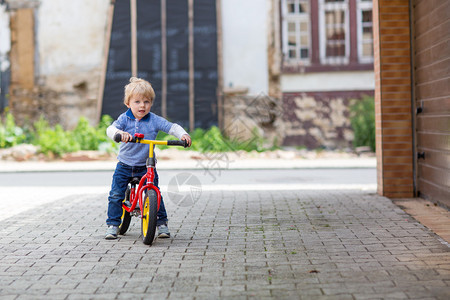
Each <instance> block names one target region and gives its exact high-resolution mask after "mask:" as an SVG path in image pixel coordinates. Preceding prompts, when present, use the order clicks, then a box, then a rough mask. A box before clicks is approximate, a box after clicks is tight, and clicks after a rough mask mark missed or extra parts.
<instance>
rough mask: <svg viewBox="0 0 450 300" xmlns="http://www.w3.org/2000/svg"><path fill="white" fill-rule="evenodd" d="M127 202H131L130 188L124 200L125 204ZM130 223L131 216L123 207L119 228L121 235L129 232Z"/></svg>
mask: <svg viewBox="0 0 450 300" xmlns="http://www.w3.org/2000/svg"><path fill="white" fill-rule="evenodd" d="M125 201H128V202H129V201H130V188H129V187H128V188H127V190H126V192H125V199H124V200H123V202H125ZM130 223H131V215H130V213H129V212H127V211H126V210H125V209H124V208H123V207H122V217H121V220H120V226H119V234H121V235H124V234H125V232H127V230H128V228H129V227H130Z"/></svg>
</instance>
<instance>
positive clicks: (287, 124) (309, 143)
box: [283, 91, 373, 149]
mask: <svg viewBox="0 0 450 300" xmlns="http://www.w3.org/2000/svg"><path fill="white" fill-rule="evenodd" d="M363 95H370V96H373V91H355V92H349V91H346V92H342V91H341V92H310V93H284V94H283V123H284V130H285V139H284V141H283V144H284V145H286V146H299V147H306V148H308V149H316V148H327V149H343V148H348V147H351V146H352V142H353V130H352V129H351V126H350V111H349V107H350V105H351V103H352V99H361V98H362V96H363Z"/></svg>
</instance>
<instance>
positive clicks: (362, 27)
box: [0, 0, 374, 148]
mask: <svg viewBox="0 0 450 300" xmlns="http://www.w3.org/2000/svg"><path fill="white" fill-rule="evenodd" d="M133 2H134V3H135V9H137V12H138V13H137V16H136V19H137V21H136V20H135V22H136V26H137V28H136V32H135V36H136V40H135V43H136V51H135V52H133V53H135V57H136V60H135V61H136V67H135V69H136V70H135V75H137V76H142V77H146V79H148V80H150V81H151V82H153V83H154V85H155V87H156V89H157V91H158V96H159V97H160V98H159V99H158V98H157V100H159V103H161V105H160V106H161V107H160V111H158V112H160V113H161V114H163V115H165V116H167V117H169V118H171V117H176V118H177V119H178V118H180V117H182V118H186V120H181V122H182V123H183V124H185V126H186V127H188V126H187V125H189V126H190V127H195V126H203V125H201V124H203V123H205V124H209V125H211V124H218V125H219V126H221V127H222V128H223V129H224V130H225V131H226V132H228V133H230V134H232V132H238V131H239V132H240V131H242V130H244V131H252V130H253V128H250V127H249V126H256V127H258V129H259V131H260V132H261V133H264V134H265V135H266V137H269V138H270V139H271V140H273V138H274V137H276V138H277V142H278V143H282V142H284V144H286V145H296V146H307V147H309V148H316V147H330V148H337V147H347V146H349V145H351V141H352V138H353V136H352V131H351V128H350V122H349V111H348V107H349V101H350V99H358V98H360V97H362V96H363V95H373V89H374V80H373V71H372V68H373V67H372V60H373V56H372V52H371V51H372V50H371V49H373V46H372V38H371V26H372V25H371V17H370V16H371V4H372V2H371V1H364V0H342V1H340V0H339V1H329V0H311V1H309V0H247V1H238V0H227V1H220V0H216V1H214V2H211V1H207V2H208V3H213V4H214V5H215V14H214V13H208V16H211V17H212V18H214V19H215V23H216V32H215V35H214V36H208V37H207V40H208V41H211V39H213V40H215V43H216V45H217V46H216V47H210V46H208V49H210V50H212V51H214V52H216V53H215V54H216V55H213V56H211V57H213V58H214V57H215V60H216V73H215V75H214V74H213V73H211V72H209V73H208V74H206V73H205V74H206V75H205V74H200V73H198V72H197V70H199V68H200V72H202V71H201V68H205V67H202V62H203V61H205V62H206V63H203V65H205V66H207V65H211V64H210V63H208V62H207V61H206V60H207V58H208V57H207V56H206V55H202V54H199V55H197V54H195V53H197V52H196V50H195V47H196V45H201V44H202V42H201V41H202V36H201V35H200V34H201V33H202V32H205V28H206V27H205V26H203V27H202V26H201V24H200V23H201V20H200V21H197V20H198V19H199V18H198V17H197V18H196V15H197V16H198V15H199V14H202V9H200V8H201V7H204V6H205V4H202V1H199V0H197V1H192V0H191V1H188V0H186V3H184V4H185V6H183V7H184V9H180V8H179V7H180V5H178V4H179V3H178V4H177V6H176V7H174V6H173V5H175V4H174V3H173V2H170V1H165V0H158V1H140V0H131V1H130V0H116V1H110V0H95V1H84V0H83V1H71V2H70V5H68V4H67V3H63V2H62V1H57V0H41V1H34V0H8V1H3V5H2V6H1V7H2V10H3V11H5V9H6V8H7V10H6V11H7V12H6V13H3V15H5V16H7V17H8V18H9V19H10V21H9V24H10V28H9V29H10V30H11V31H10V32H11V39H10V40H11V44H10V48H11V49H10V51H9V50H6V51H7V52H8V53H9V60H8V61H10V62H11V63H10V65H11V69H10V70H11V72H10V74H11V80H10V84H9V97H8V99H6V100H7V101H6V100H4V101H2V103H3V104H4V106H5V105H6V102H8V103H7V104H8V105H9V107H10V109H11V111H13V112H14V113H15V114H16V115H17V117H18V119H19V122H20V121H21V120H23V121H26V120H33V118H35V117H37V116H39V115H41V114H44V115H45V116H46V117H47V118H48V119H49V120H50V121H51V122H53V123H55V122H59V123H62V124H63V125H64V126H65V127H68V128H70V127H73V126H74V124H75V123H76V122H77V120H78V118H79V117H80V116H86V117H88V118H89V119H90V120H92V122H93V123H94V122H95V121H96V120H98V116H99V115H100V114H101V113H102V112H103V111H104V109H105V107H108V106H111V104H112V106H111V107H112V108H114V107H115V108H114V109H115V110H121V109H122V108H121V106H120V102H121V89H117V88H111V86H108V85H106V86H105V83H107V81H108V74H110V75H111V74H112V75H114V76H113V77H114V78H115V79H116V80H117V78H119V77H120V76H121V75H123V76H122V77H123V78H119V80H118V83H117V86H120V85H124V84H126V77H129V76H131V75H132V74H133V72H132V70H131V69H132V58H131V56H132V55H131V54H132V50H131V48H132V46H133V42H132V38H131V37H132V36H133V34H131V28H132V26H131V24H132V22H131V18H132V17H131V14H130V12H131V8H126V7H127V6H128V7H130V4H131V3H133ZM205 3H206V2H205ZM189 7H191V8H192V11H191V12H190V10H189ZM114 9H116V15H114ZM119 9H122V10H123V12H122V11H119V13H117V10H119ZM125 10H126V11H125ZM146 11H148V13H147V14H146V13H145V12H146ZM177 11H178V12H180V13H181V14H182V13H183V11H184V12H185V14H186V16H185V17H182V18H181V17H176V13H178V12H177ZM142 12H144V14H142ZM189 13H192V18H191V17H189ZM147 15H148V16H150V15H151V16H152V18H151V19H155V18H156V16H163V15H164V16H165V17H164V18H161V17H158V18H156V19H157V20H159V21H157V22H156V23H155V24H156V25H151V24H150V23H149V22H148V21H146V16H147ZM119 16H120V18H121V19H122V20H123V21H122V23H120V22H119V25H114V22H115V21H117V20H118V19H120V18H119ZM149 19H150V18H147V20H149ZM191 19H192V20H193V22H192V24H191V25H192V27H189V26H190V25H189V24H190V23H189V20H191ZM172 20H173V21H172ZM181 20H185V21H186V22H185V23H186V24H184V23H183V22H181ZM119 21H120V20H119ZM173 22H175V23H174V24H176V22H178V23H180V24H179V25H176V26H179V27H180V28H177V27H176V26H175V27H173V26H174V25H171V24H172V23H173ZM183 24H184V25H183ZM114 26H115V27H114ZM145 26H150V27H148V28H153V27H155V26H156V27H157V28H156V29H145ZM151 26H153V27H151ZM171 26H172V27H171ZM3 27H4V26H3ZM116 27H119V28H120V29H121V31H120V34H115V31H114V28H116ZM182 27H185V29H182ZM158 28H159V29H158ZM189 28H190V29H189ZM161 30H165V31H164V34H163V33H162V31H161ZM124 33H127V34H126V36H124ZM153 33H154V35H152V34H153ZM177 35H178V40H179V41H180V43H178V42H177V44H176V45H173V47H175V48H177V49H179V50H176V49H174V48H173V47H172V44H174V43H173V41H174V38H175V37H176V36H177ZM120 37H122V38H120ZM191 38H192V39H191ZM4 39H7V37H6V36H5V37H3V38H1V37H0V40H4ZM120 39H122V41H123V40H125V41H128V42H125V43H123V44H124V45H127V46H126V47H129V48H130V50H125V51H122V50H123V48H124V47H125V46H122V45H120V44H119V48H113V46H114V45H115V44H114V43H115V41H117V40H120ZM203 40H205V38H204V39H203ZM145 43H146V44H145ZM183 43H184V44H183ZM116 44H117V43H116ZM206 46H207V45H206ZM114 47H115V46H114ZM120 47H122V48H120ZM164 47H165V48H164ZM171 47H172V48H171ZM189 47H192V49H193V51H192V55H191V56H189V53H190V52H189V49H190V48H189ZM180 49H181V50H183V49H184V50H183V51H181V50H180ZM0 50H1V49H0ZM112 51H113V52H112ZM121 51H122V52H121ZM146 51H147V52H149V54H145V52H146ZM180 51H181V52H180ZM117 53H119V55H118V56H117ZM120 53H122V54H120ZM126 53H128V54H126ZM136 53H137V54H136ZM176 53H179V54H180V53H184V54H183V55H181V54H180V55H178V54H177V55H176V57H175V56H174V55H175V54H176ZM143 54H145V55H143ZM141 57H142V58H141ZM112 58H113V59H112ZM177 59H178V60H180V61H182V62H183V63H181V64H176V65H177V66H178V67H179V68H180V70H171V69H170V68H171V67H172V66H174V62H175V61H176V60H177ZM208 59H209V58H208ZM111 62H114V64H115V66H116V67H117V68H118V70H117V71H114V70H113V72H112V73H111V72H110V71H111V69H108V64H110V63H111ZM154 62H156V63H154ZM158 63H159V65H158ZM124 66H125V68H124ZM127 66H128V67H127ZM152 68H153V69H152ZM155 68H156V69H155ZM147 69H148V70H147ZM108 70H109V71H108ZM197 73H198V74H197ZM2 74H3V73H2ZM7 74H9V73H7ZM105 74H106V76H105ZM164 74H165V75H164ZM112 75H111V76H112ZM173 76H175V77H173ZM177 76H178V77H177ZM180 76H181V77H180ZM201 76H206V77H205V78H206V79H213V80H216V84H210V85H209V87H207V89H206V90H209V92H208V91H206V90H205V89H198V88H197V91H200V92H196V91H195V89H196V86H198V84H196V82H197V81H198V82H199V84H200V83H201V82H203V81H206V80H202V79H201ZM171 78H174V79H171ZM177 78H178V79H177ZM164 80H165V81H164ZM171 80H176V81H177V82H174V83H172V84H171ZM122 81H123V82H122ZM183 86H184V88H183ZM192 86H194V87H192ZM105 88H106V92H108V94H106V96H107V97H105ZM171 88H172V93H171V90H170V89H171ZM181 88H183V90H179V89H181ZM178 90H179V93H178V94H177V91H178ZM202 90H203V91H205V92H204V93H203V94H204V95H207V96H206V98H203V100H202V99H201V98H202V97H201V91H202ZM111 93H112V94H111ZM116 94H117V95H116ZM111 95H116V96H111ZM183 95H184V96H183ZM180 97H181V98H180ZM207 98H208V99H209V98H212V99H209V100H208V99H207ZM177 99H178V100H177ZM259 100H261V101H260V105H261V108H260V109H259V111H260V112H261V113H262V112H263V111H264V110H269V112H267V114H268V115H270V117H269V119H267V118H265V117H261V118H260V119H261V120H263V119H264V121H257V122H253V121H254V120H253V121H252V119H254V118H255V117H256V118H257V116H255V114H254V113H251V114H248V113H242V112H243V111H242V107H249V106H251V105H257V104H258V102H257V101H259ZM105 101H106V105H104V104H105ZM111 101H113V102H114V101H115V102H116V103H118V104H117V105H116V104H114V103H111ZM167 101H169V102H170V101H175V102H174V104H172V103H168V102H167ZM177 101H178V102H177ZM255 101H256V102H255ZM185 102H188V103H189V107H186V108H183V110H184V111H186V113H176V110H178V111H180V109H181V107H182V106H183V105H182V104H183V103H185ZM177 103H178V104H177ZM211 103H213V105H212V107H210V108H209V109H207V110H205V111H207V113H205V112H203V114H202V115H205V114H207V115H208V116H209V115H211V116H212V118H211V120H209V121H208V122H203V123H202V122H200V123H199V122H196V121H195V120H196V119H197V120H199V119H201V118H200V117H201V116H200V115H198V114H199V113H201V112H202V111H203V110H202V108H203V107H205V105H206V106H211ZM235 103H241V105H238V106H236V105H235ZM268 103H270V104H268ZM173 107H174V108H173ZM237 107H240V108H239V109H238V108H237ZM156 108H158V106H155V109H156ZM163 108H165V109H163ZM174 109H175V111H174ZM171 111H172V113H171ZM107 112H109V111H107ZM174 113H175V115H174ZM196 114H197V117H196ZM263 115H264V113H263ZM267 120H268V121H267ZM237 124H242V126H241V127H239V126H238V127H236V126H237ZM230 126H231V127H230ZM244 136H245V135H244Z"/></svg>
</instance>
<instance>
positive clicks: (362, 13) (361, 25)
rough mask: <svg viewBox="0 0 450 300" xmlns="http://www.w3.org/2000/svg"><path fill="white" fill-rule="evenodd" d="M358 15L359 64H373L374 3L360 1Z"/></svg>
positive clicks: (369, 0) (365, 0)
mask: <svg viewBox="0 0 450 300" xmlns="http://www.w3.org/2000/svg"><path fill="white" fill-rule="evenodd" d="M357 14H358V16H357V22H358V58H359V62H361V63H371V62H373V32H372V29H373V28H372V1H371V0H359V1H358V7H357Z"/></svg>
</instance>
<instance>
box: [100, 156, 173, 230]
mask: <svg viewBox="0 0 450 300" xmlns="http://www.w3.org/2000/svg"><path fill="white" fill-rule="evenodd" d="M145 173H147V167H146V166H138V167H132V166H128V165H126V164H124V163H121V162H118V163H117V166H116V170H115V171H114V175H113V180H112V185H111V191H110V192H109V197H108V219H107V220H106V224H107V225H108V226H109V225H114V226H119V225H120V223H121V220H120V219H121V217H122V201H123V199H124V198H125V191H126V190H127V186H128V183H129V182H130V181H131V179H132V178H133V177H142V176H143V175H145ZM158 181H159V177H158V173H157V172H156V169H155V181H154V185H155V186H156V187H157V188H158V189H159V187H158ZM157 216H158V219H157V221H156V225H161V224H165V223H166V222H167V212H166V208H165V207H164V201H163V198H162V196H161V203H160V206H159V210H158V214H157Z"/></svg>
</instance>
